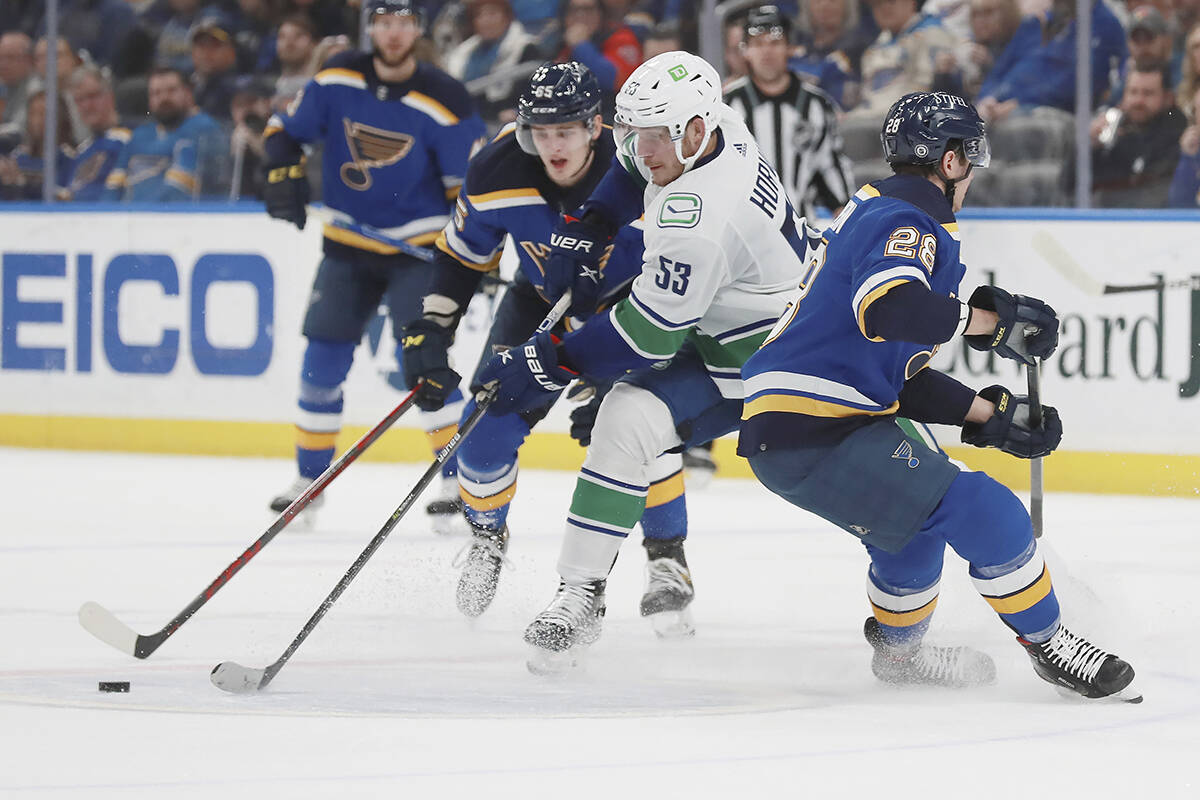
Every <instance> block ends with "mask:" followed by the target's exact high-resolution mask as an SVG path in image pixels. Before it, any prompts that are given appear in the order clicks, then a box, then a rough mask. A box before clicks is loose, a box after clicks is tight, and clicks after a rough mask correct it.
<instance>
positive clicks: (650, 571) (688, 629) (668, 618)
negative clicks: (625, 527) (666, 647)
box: [641, 539, 696, 639]
mask: <svg viewBox="0 0 1200 800" xmlns="http://www.w3.org/2000/svg"><path fill="white" fill-rule="evenodd" d="M646 550H647V554H648V555H649V556H650V561H648V562H647V563H646V592H645V593H644V594H643V595H642V602H641V612H642V616H643V617H647V618H649V620H650V624H651V625H652V626H653V627H654V632H655V633H656V634H658V637H659V638H660V639H681V638H684V637H687V636H693V635H695V633H696V626H695V624H694V623H693V621H692V612H691V609H689V608H688V606H689V605H691V602H692V598H693V597H695V596H696V590H695V589H694V588H693V586H692V573H691V570H689V569H688V566H687V559H686V558H684V555H683V539H672V540H670V541H669V542H655V541H653V540H651V539H647V540H646Z"/></svg>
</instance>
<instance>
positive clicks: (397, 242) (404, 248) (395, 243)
mask: <svg viewBox="0 0 1200 800" xmlns="http://www.w3.org/2000/svg"><path fill="white" fill-rule="evenodd" d="M304 210H305V211H307V212H308V213H309V215H310V216H313V217H316V218H317V219H319V220H320V221H321V222H323V223H325V224H326V225H332V224H333V223H335V222H337V221H338V220H339V219H342V218H343V217H344V218H345V219H349V216H347V215H345V214H341V213H340V212H338V211H336V210H334V209H332V208H330V207H329V206H318V205H312V204H311V203H310V204H309V205H306V206H305V207H304ZM354 224H355V225H357V226H358V227H360V228H362V229H363V231H364V232H365V233H372V234H375V235H377V236H380V237H382V238H384V239H386V240H387V242H386V244H387V245H389V246H390V247H394V248H396V249H397V250H399V251H400V252H401V253H404V255H406V256H412V257H413V258H418V259H420V260H421V261H433V258H434V253H433V250H431V249H430V248H428V247H421V246H420V245H416V244H410V243H408V242H406V241H404V240H403V239H396V238H393V237H392V236H390V235H389V234H388V233H387V232H386V231H382V230H380V229H379V228H376V227H373V226H371V225H367V224H365V223H362V222H355V223H354Z"/></svg>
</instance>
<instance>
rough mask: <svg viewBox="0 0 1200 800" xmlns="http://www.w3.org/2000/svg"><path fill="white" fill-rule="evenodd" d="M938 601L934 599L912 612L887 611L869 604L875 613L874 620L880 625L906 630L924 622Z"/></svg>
mask: <svg viewBox="0 0 1200 800" xmlns="http://www.w3.org/2000/svg"><path fill="white" fill-rule="evenodd" d="M937 602H938V599H937V598H936V597H935V598H933V599H932V600H930V601H929V602H928V603H926V604H925V605H923V606H921V607H920V608H914V609H913V610H912V611H899V612H897V611H888V610H887V609H886V608H881V607H880V606H877V605H875V604H874V603H871V610H872V611H874V612H875V619H877V620H879V623H880V624H881V625H891V626H892V627H893V628H907V627H910V626H912V625H916V624H917V623H918V622H920V621H922V620H924V619H925V618H926V617H928V616H929V615H930V614H932V613H933V610H934V609H935V608H937Z"/></svg>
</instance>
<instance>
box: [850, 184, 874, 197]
mask: <svg viewBox="0 0 1200 800" xmlns="http://www.w3.org/2000/svg"><path fill="white" fill-rule="evenodd" d="M871 197H879V190H878V189H876V188H875V187H874V186H872V185H871V184H869V183H868V184H866V185H865V186H863V187H862V188H861V189H859V190H858V191H857V192H855V193H854V198H855V199H856V200H867V199H869V198H871Z"/></svg>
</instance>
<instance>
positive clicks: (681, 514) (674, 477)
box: [642, 469, 687, 557]
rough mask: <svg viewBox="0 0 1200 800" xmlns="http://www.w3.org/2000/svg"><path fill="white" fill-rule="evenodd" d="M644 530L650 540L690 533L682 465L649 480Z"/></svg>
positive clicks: (674, 537) (643, 532)
mask: <svg viewBox="0 0 1200 800" xmlns="http://www.w3.org/2000/svg"><path fill="white" fill-rule="evenodd" d="M642 534H643V535H645V537H646V538H647V539H650V540H654V539H671V540H674V539H680V538H682V537H684V536H687V502H686V500H685V498H684V493H683V470H682V469H679V470H676V471H675V472H674V473H672V474H671V475H668V476H666V477H665V478H662V479H660V480H652V481H651V482H650V488H649V489H648V490H647V492H646V510H645V511H643V512H642ZM652 557H653V556H652Z"/></svg>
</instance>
